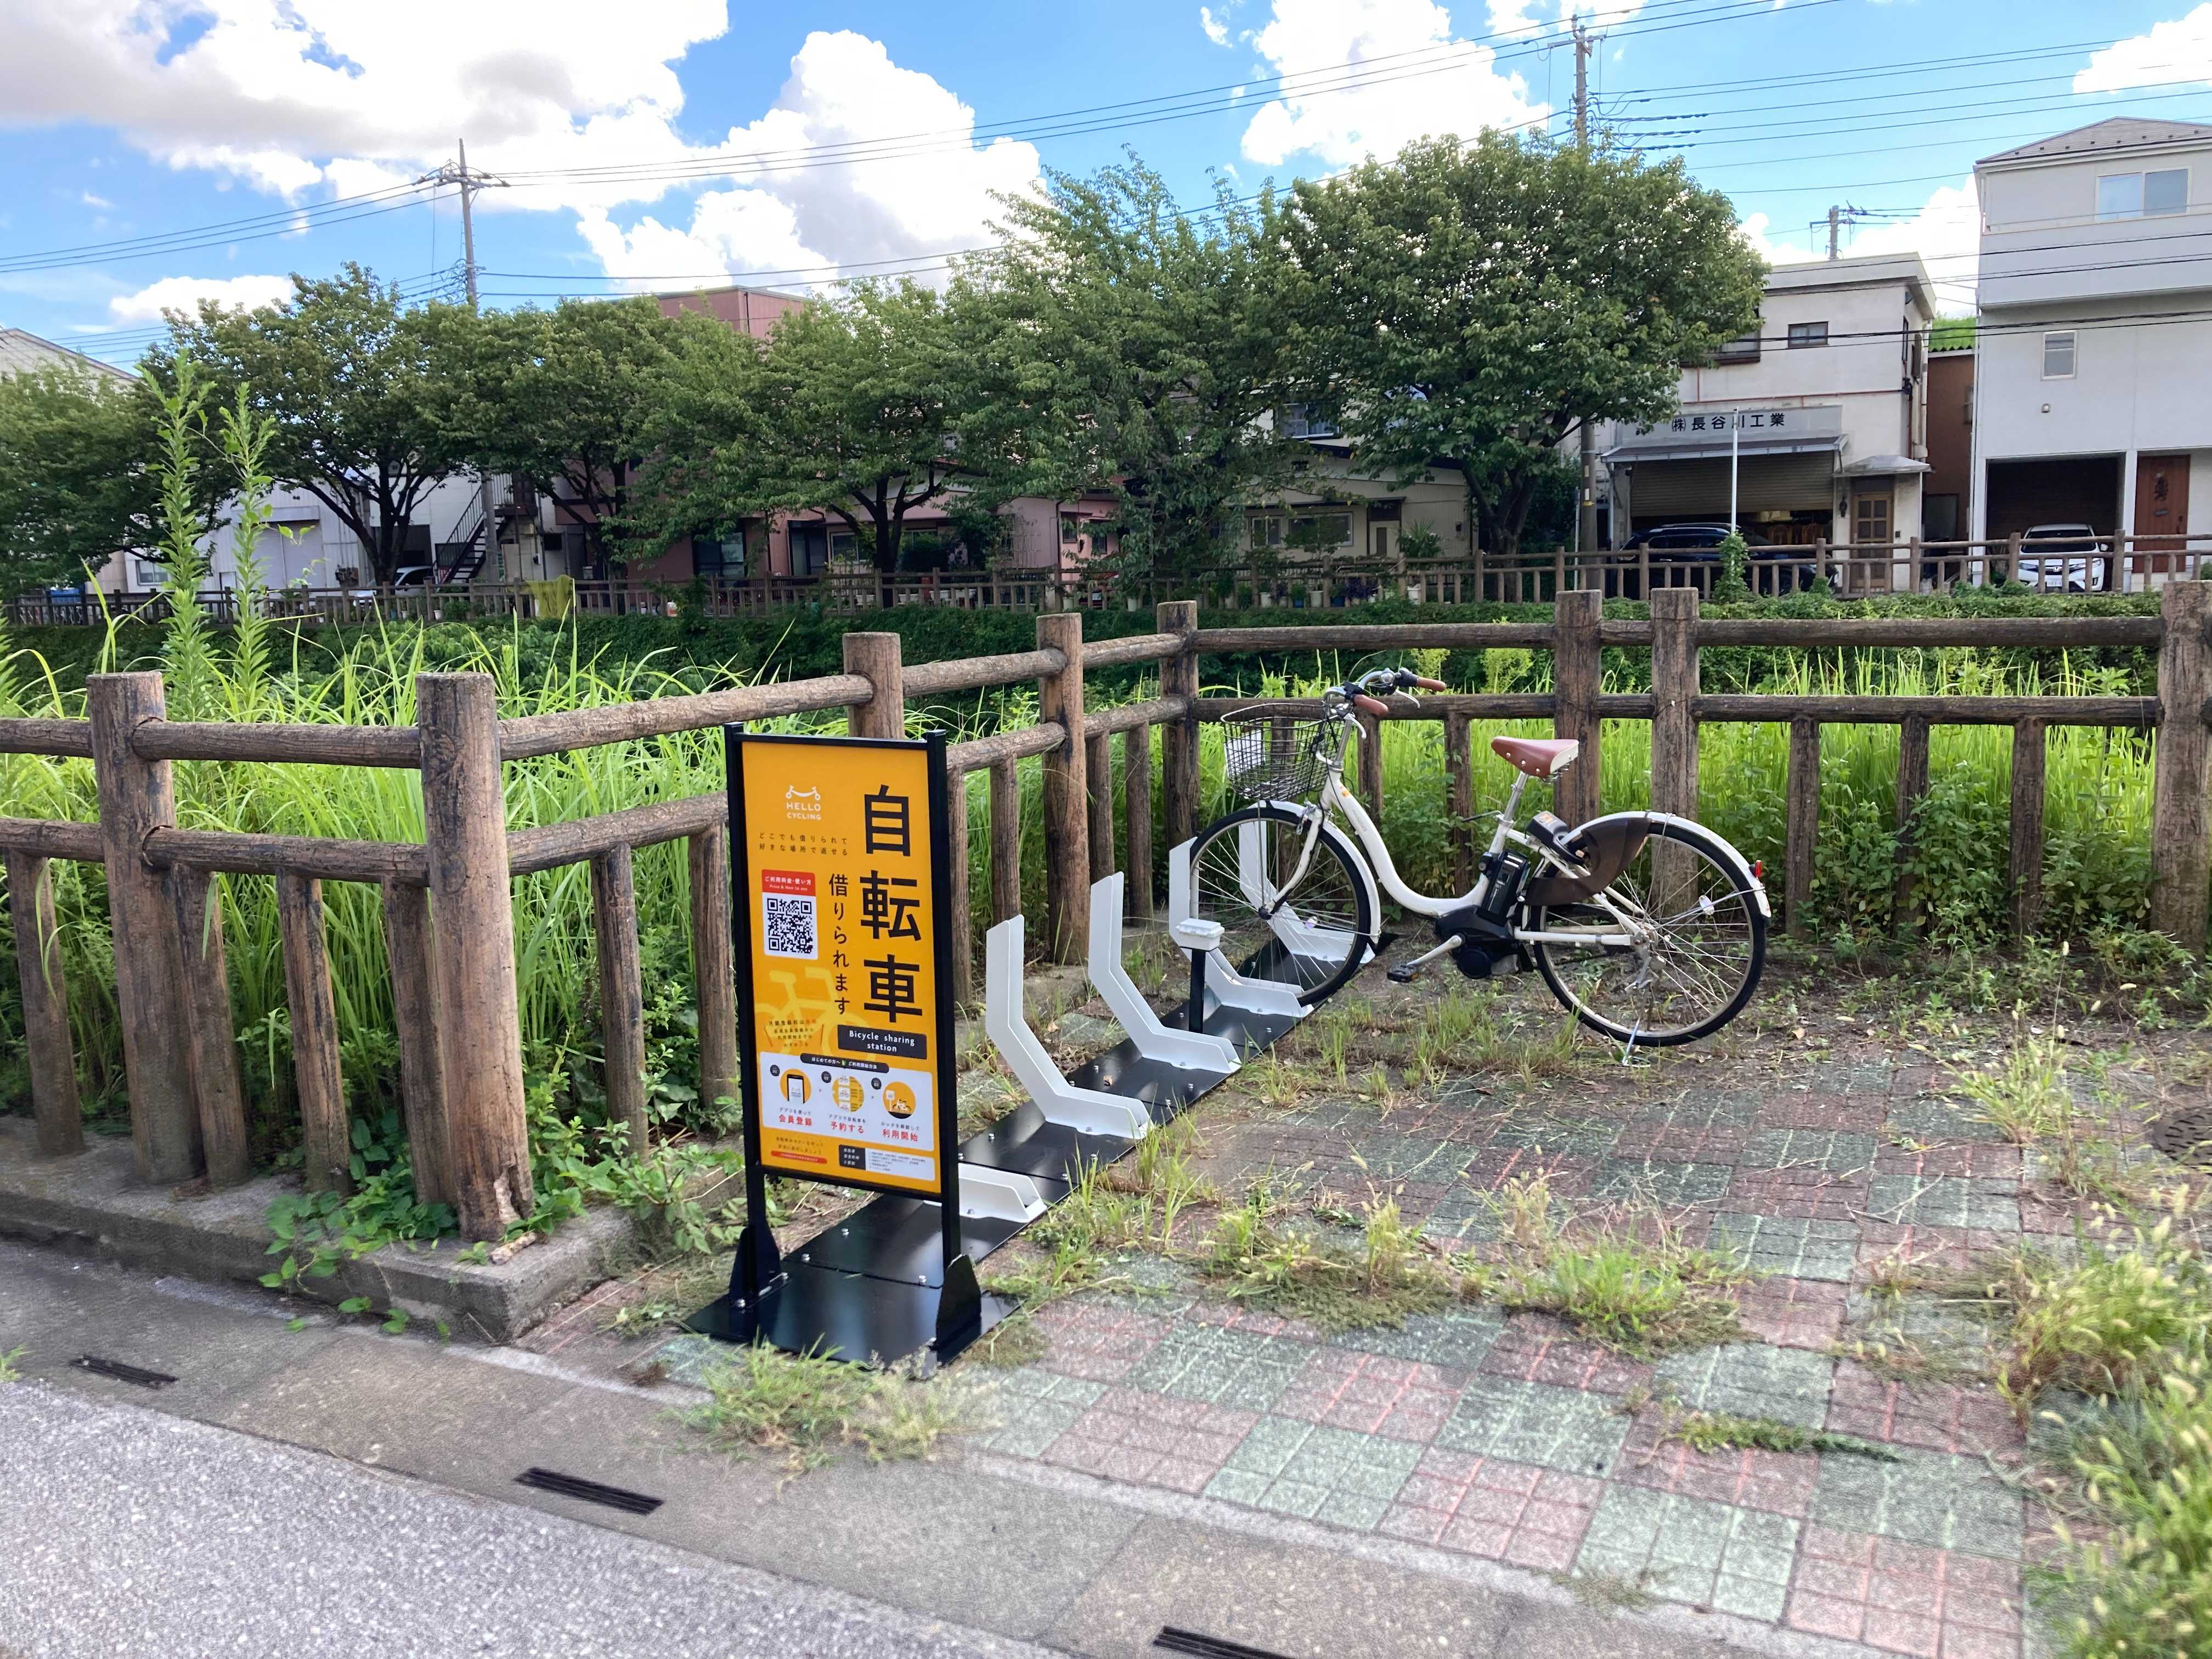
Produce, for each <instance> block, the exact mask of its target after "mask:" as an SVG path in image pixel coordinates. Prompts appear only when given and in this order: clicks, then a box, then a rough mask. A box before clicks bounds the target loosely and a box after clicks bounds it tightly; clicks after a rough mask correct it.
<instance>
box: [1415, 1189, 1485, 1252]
mask: <svg viewBox="0 0 2212 1659" xmlns="http://www.w3.org/2000/svg"><path fill="white" fill-rule="evenodd" d="M1420 1232H1421V1236H1422V1237H1425V1238H1433V1239H1436V1240H1437V1241H1438V1242H1439V1243H1446V1244H1486V1243H1490V1242H1491V1241H1492V1239H1494V1238H1496V1237H1498V1206H1497V1205H1495V1204H1494V1203H1492V1201H1491V1199H1490V1195H1489V1194H1487V1193H1471V1192H1468V1191H1467V1190H1465V1189H1464V1188H1454V1189H1453V1190H1452V1191H1449V1192H1447V1193H1445V1194H1443V1196H1442V1197H1440V1198H1438V1199H1437V1200H1435V1202H1433V1203H1432V1204H1431V1205H1430V1206H1429V1212H1428V1213H1427V1214H1426V1215H1425V1216H1423V1217H1422V1218H1421V1225H1420Z"/></svg>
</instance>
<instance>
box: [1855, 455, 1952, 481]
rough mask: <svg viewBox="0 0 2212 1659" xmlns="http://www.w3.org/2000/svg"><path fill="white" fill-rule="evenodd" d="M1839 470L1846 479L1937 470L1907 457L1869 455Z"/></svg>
mask: <svg viewBox="0 0 2212 1659" xmlns="http://www.w3.org/2000/svg"><path fill="white" fill-rule="evenodd" d="M1837 470H1838V471H1840V472H1841V473H1842V474H1843V475H1844V477H1846V478H1886V477H1892V476H1893V475H1894V474H1897V473H1899V472H1933V471H1935V470H1936V469H1935V468H1934V467H1932V466H1930V465H1928V463H1927V462H1925V461H1916V460H1914V459H1911V457H1910V456H1907V455H1869V456H1867V457H1866V458H1865V459H1863V460H1857V461H1846V462H1844V465H1842V466H1841V467H1839V468H1838V469H1837Z"/></svg>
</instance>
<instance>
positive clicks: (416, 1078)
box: [380, 881, 453, 1205]
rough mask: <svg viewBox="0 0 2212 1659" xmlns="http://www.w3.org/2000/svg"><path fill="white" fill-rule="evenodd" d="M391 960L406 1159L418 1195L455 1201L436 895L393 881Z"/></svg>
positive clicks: (387, 941)
mask: <svg viewBox="0 0 2212 1659" xmlns="http://www.w3.org/2000/svg"><path fill="white" fill-rule="evenodd" d="M380 891H381V896H382V897H383V900H384V955H385V959H386V962H387V963H389V964H390V968H391V972H392V1020H393V1023H394V1024H396V1025H398V1028H399V1096H400V1101H401V1104H402V1106H403V1107H404V1111H405V1114H406V1119H407V1158H408V1164H409V1167H410V1170H412V1171H413V1174H414V1176H415V1196H416V1198H417V1199H418V1200H421V1201H422V1203H425V1204H448V1205H449V1204H451V1203H453V1131H452V1128H451V1127H450V1126H449V1125H448V1124H447V1121H446V1068H445V1064H444V1061H443V1060H442V1059H441V1057H440V1055H439V1053H438V1026H439V1024H440V1022H441V1020H442V1019H443V1018H444V1015H443V1013H442V1012H441V1010H440V1009H439V1006H438V994H437V985H438V979H437V963H438V957H437V953H436V951H435V949H434V948H433V946H432V945H431V935H430V892H429V890H428V888H426V887H415V886H410V885H408V884H405V883H403V882H397V881H386V882H385V883H384V884H382V887H381V889H380Z"/></svg>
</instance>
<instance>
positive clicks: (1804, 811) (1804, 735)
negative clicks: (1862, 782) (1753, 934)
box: [1782, 715, 1820, 939]
mask: <svg viewBox="0 0 2212 1659" xmlns="http://www.w3.org/2000/svg"><path fill="white" fill-rule="evenodd" d="M1785 792H1786V793H1787V795H1788V798H1789V799H1788V805H1787V811H1788V813H1789V820H1788V826H1789V827H1788V836H1789V842H1788V850H1787V851H1786V853H1785V854H1784V866H1783V890H1782V907H1783V913H1782V921H1783V926H1784V927H1785V928H1786V929H1787V930H1788V932H1789V934H1790V938H1792V939H1802V938H1804V937H1805V934H1806V933H1807V931H1808V929H1809V927H1810V926H1811V923H1812V920H1813V918H1812V905H1813V854H1814V848H1816V847H1817V845H1818V844H1819V842H1820V722H1819V721H1818V720H1809V719H1807V718H1806V717H1804V716H1802V715H1800V716H1799V717H1798V718H1797V719H1796V720H1791V721H1790V775H1789V781H1788V783H1787V784H1786V785H1785Z"/></svg>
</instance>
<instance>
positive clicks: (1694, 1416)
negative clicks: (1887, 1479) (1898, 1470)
mask: <svg viewBox="0 0 2212 1659" xmlns="http://www.w3.org/2000/svg"><path fill="white" fill-rule="evenodd" d="M1662 1438H1664V1439H1668V1440H1674V1441H1679V1442H1680V1443H1682V1444H1683V1445H1685V1446H1687V1447H1688V1448H1689V1449H1691V1450H1692V1451H1697V1452H1718V1451H1740V1450H1751V1451H1771V1452H1832V1453H1835V1454H1837V1455H1839V1456H1845V1457H1870V1458H1872V1459H1874V1460H1875V1462H1881V1463H1894V1462H1897V1461H1898V1455H1897V1454H1896V1453H1895V1452H1894V1451H1892V1450H1891V1449H1889V1448H1888V1447H1887V1446H1878V1445H1875V1443H1873V1442H1872V1441H1870V1440H1861V1439H1858V1438H1857V1437H1854V1436H1851V1435H1848V1434H1831V1433H1829V1432H1828V1431H1826V1430H1824V1429H1808V1428H1803V1427H1801V1426H1800V1425H1797V1424H1795V1423H1784V1422H1783V1421H1782V1420H1781V1419H1778V1418H1773V1417H1739V1416H1737V1415H1736V1414H1735V1413H1733V1412H1672V1411H1670V1412H1669V1413H1668V1416H1667V1419H1666V1422H1665V1425H1664V1428H1663V1429H1662Z"/></svg>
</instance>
